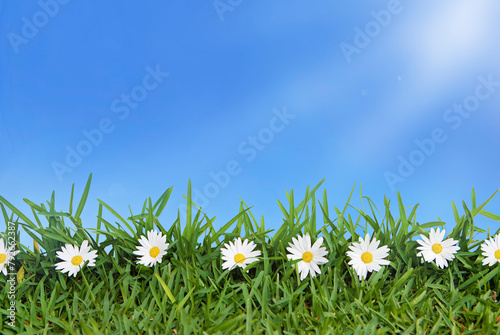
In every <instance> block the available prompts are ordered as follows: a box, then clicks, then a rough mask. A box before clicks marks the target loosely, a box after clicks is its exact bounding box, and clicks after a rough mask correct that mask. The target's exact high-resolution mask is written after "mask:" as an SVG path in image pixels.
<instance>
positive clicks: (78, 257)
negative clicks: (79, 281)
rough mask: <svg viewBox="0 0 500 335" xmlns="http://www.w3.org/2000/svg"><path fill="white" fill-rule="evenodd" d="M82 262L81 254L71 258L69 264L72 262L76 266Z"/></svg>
mask: <svg viewBox="0 0 500 335" xmlns="http://www.w3.org/2000/svg"><path fill="white" fill-rule="evenodd" d="M82 262H83V258H82V256H75V257H73V258H72V259H71V264H73V265H74V266H78V265H80V264H82Z"/></svg>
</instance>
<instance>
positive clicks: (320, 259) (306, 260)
mask: <svg viewBox="0 0 500 335" xmlns="http://www.w3.org/2000/svg"><path fill="white" fill-rule="evenodd" d="M292 241H293V243H289V244H288V245H289V247H288V248H286V250H288V251H289V252H290V253H289V254H288V255H287V256H288V259H290V260H296V259H300V260H301V261H300V262H298V263H297V264H296V266H298V268H299V273H300V280H304V279H305V278H306V277H307V275H308V274H309V272H310V273H311V277H314V276H316V274H317V273H319V274H320V273H321V270H320V269H319V266H318V265H321V264H325V263H328V260H327V259H326V258H325V257H324V256H326V254H328V251H326V248H325V247H321V244H322V243H323V238H322V237H320V238H318V239H317V240H316V242H315V243H314V244H313V246H312V247H311V237H310V236H309V234H305V235H304V236H297V238H295V237H294V238H292Z"/></svg>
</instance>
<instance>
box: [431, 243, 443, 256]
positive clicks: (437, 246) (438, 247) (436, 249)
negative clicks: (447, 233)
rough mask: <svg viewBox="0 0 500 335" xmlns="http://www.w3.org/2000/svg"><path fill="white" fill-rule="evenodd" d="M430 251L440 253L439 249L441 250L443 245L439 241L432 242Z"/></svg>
mask: <svg viewBox="0 0 500 335" xmlns="http://www.w3.org/2000/svg"><path fill="white" fill-rule="evenodd" d="M432 251H433V252H434V253H435V254H440V253H441V251H443V246H442V245H441V244H439V243H434V244H433V245H432Z"/></svg>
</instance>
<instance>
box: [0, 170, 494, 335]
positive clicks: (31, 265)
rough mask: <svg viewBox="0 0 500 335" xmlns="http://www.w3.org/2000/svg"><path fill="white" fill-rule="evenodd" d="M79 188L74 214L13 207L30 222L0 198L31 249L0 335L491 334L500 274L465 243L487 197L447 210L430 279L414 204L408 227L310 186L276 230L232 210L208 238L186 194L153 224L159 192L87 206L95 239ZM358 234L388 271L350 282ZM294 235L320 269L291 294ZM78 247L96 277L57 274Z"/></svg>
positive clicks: (401, 212) (22, 258)
mask: <svg viewBox="0 0 500 335" xmlns="http://www.w3.org/2000/svg"><path fill="white" fill-rule="evenodd" d="M90 180H91V177H90V178H89V181H88V183H87V185H86V187H85V190H84V192H83V196H82V198H81V200H80V201H79V203H78V206H77V208H76V210H74V208H73V195H74V192H73V190H74V189H72V192H71V201H70V208H69V210H68V211H67V212H63V211H56V205H55V196H54V193H53V194H52V197H51V200H50V201H48V202H47V206H46V205H45V204H43V203H42V204H40V205H38V204H35V203H34V202H32V201H29V200H27V199H25V202H26V203H27V204H28V205H29V207H30V209H31V213H32V214H33V217H34V219H35V220H34V221H32V220H31V219H29V218H28V217H27V216H26V215H25V214H23V213H22V212H21V211H20V210H19V209H17V208H16V207H14V206H13V205H12V204H10V203H9V202H8V201H7V200H5V199H4V198H2V197H0V207H1V209H2V213H3V218H4V221H5V223H6V226H8V225H9V222H13V226H14V227H15V228H14V229H15V230H16V236H17V237H19V234H18V233H19V230H20V229H21V228H22V229H23V230H24V231H25V232H26V233H27V234H28V235H29V236H30V237H31V238H32V239H33V243H34V246H33V248H31V249H30V248H28V247H26V246H24V245H22V244H21V243H19V240H18V241H17V242H18V243H17V249H18V250H19V251H20V252H19V254H18V255H17V256H16V260H15V261H14V265H15V268H16V272H17V273H16V287H15V292H16V293H15V303H16V313H15V327H12V326H11V324H9V322H10V320H9V318H8V316H9V310H8V308H9V306H10V303H11V301H12V299H10V298H9V285H8V283H7V279H9V277H8V276H7V277H6V276H3V275H0V282H1V283H2V287H1V289H0V315H1V318H2V323H0V333H1V334H17V333H22V334H58V333H60V334H226V333H234V334H305V333H307V334H378V333H380V334H385V333H390V334H424V333H425V334H449V333H453V334H500V312H499V307H500V306H499V303H498V298H497V293H499V289H500V266H499V265H498V264H496V265H495V266H492V267H488V266H484V265H482V262H481V261H482V259H483V256H482V255H481V250H480V248H478V247H479V246H480V245H481V243H482V241H480V240H477V238H476V235H477V234H478V233H483V234H484V233H487V234H488V237H489V232H486V231H484V230H482V229H480V228H478V227H476V226H475V225H474V218H475V217H476V216H477V215H484V216H486V217H488V218H490V219H492V220H495V221H500V216H498V215H495V214H493V213H490V212H487V211H485V210H484V209H483V208H484V206H485V205H486V204H487V203H488V201H490V200H491V198H492V197H493V196H494V195H493V196H492V197H490V198H489V199H488V200H487V201H486V202H485V203H483V204H481V205H480V206H476V199H475V194H474V191H473V192H472V202H471V204H470V205H469V206H468V205H466V204H465V202H464V203H463V209H464V214H462V215H459V212H458V210H457V208H456V207H455V205H454V204H453V210H454V213H455V221H456V222H455V227H454V229H453V230H452V231H451V232H450V233H449V234H448V237H451V238H454V239H456V240H458V241H459V244H458V245H459V246H460V251H459V252H458V253H457V254H456V255H455V256H456V258H455V259H454V260H453V261H451V262H450V264H449V266H448V267H447V268H445V269H439V268H438V267H437V266H436V265H435V264H434V263H423V264H422V263H421V262H420V258H418V257H417V256H416V253H417V250H416V247H417V246H418V244H417V242H416V241H415V239H416V238H417V237H418V236H419V235H420V234H427V231H428V229H430V228H432V227H442V226H443V225H444V222H441V221H436V222H428V223H419V222H417V218H416V210H417V207H418V205H417V206H414V207H413V208H412V209H411V211H410V213H409V214H408V213H407V209H409V208H406V207H405V206H404V205H403V203H402V200H401V197H400V196H399V194H398V199H397V200H398V201H397V202H398V204H397V205H398V211H397V214H393V213H392V212H391V211H390V201H389V200H388V199H387V198H385V199H384V210H383V215H381V214H380V213H379V211H378V209H377V208H376V206H375V204H374V203H373V202H372V201H371V200H370V199H369V198H367V197H364V196H361V195H360V197H361V201H362V202H367V203H368V207H369V212H366V211H364V210H363V209H357V208H354V207H353V206H352V205H351V204H350V202H351V197H352V194H353V192H351V194H350V195H349V198H348V200H347V203H346V205H345V206H344V207H343V208H340V209H339V208H336V207H333V208H330V207H329V205H328V201H327V192H326V190H324V192H323V196H322V199H320V200H317V199H316V197H315V193H316V192H317V190H318V188H319V187H320V185H321V183H322V182H320V183H319V184H318V185H316V186H315V187H314V188H312V189H309V188H308V189H307V190H306V192H305V195H304V197H303V198H302V199H301V200H300V202H298V201H296V200H295V196H294V192H293V191H290V192H289V193H287V199H288V204H286V205H284V204H282V203H280V202H279V201H278V205H279V207H280V208H281V211H282V212H283V223H282V225H281V226H280V227H279V228H278V229H277V230H275V231H274V230H271V229H268V228H266V227H265V223H264V218H262V219H261V220H257V219H256V218H255V217H254V216H253V214H252V212H251V210H250V208H249V207H248V206H247V205H246V204H245V203H244V202H241V204H240V207H239V210H238V211H237V214H236V216H235V217H234V218H233V219H231V220H230V221H229V222H227V223H225V224H223V225H222V226H221V227H220V228H216V225H215V224H214V221H215V218H210V217H208V216H207V215H206V214H205V213H204V212H203V211H202V209H200V208H198V207H196V205H195V204H193V203H192V200H191V186H190V183H189V184H188V191H187V196H186V200H187V212H186V220H185V221H184V220H181V216H180V213H178V214H177V218H176V219H175V220H174V221H173V222H164V221H163V222H160V219H159V217H160V215H161V213H162V211H163V209H164V208H165V206H166V205H167V202H168V200H169V197H170V194H171V192H172V187H171V188H169V189H168V190H167V191H165V193H163V194H162V195H161V197H160V198H159V199H157V200H156V201H154V202H153V201H152V200H151V198H149V199H147V200H146V201H145V202H144V205H143V208H142V211H141V213H138V214H133V213H130V215H127V216H122V215H120V214H118V213H117V212H116V211H115V210H113V209H112V208H111V207H110V206H108V205H107V204H106V203H104V202H103V201H101V200H98V201H99V210H98V214H97V228H96V229H90V228H84V227H83V223H82V220H81V218H80V215H81V213H82V211H83V208H84V205H85V203H86V201H87V195H88V192H89V188H90ZM353 190H354V189H353ZM193 207H194V208H193ZM9 213H10V214H9ZM317 213H320V215H318V216H317ZM104 214H106V215H108V216H112V217H114V220H113V221H114V222H111V220H110V221H108V220H106V219H105V218H104ZM42 218H45V219H46V220H47V221H48V224H42ZM181 221H183V222H181ZM151 229H155V230H157V231H159V232H161V233H162V234H164V235H166V237H167V242H168V243H169V244H170V245H169V248H168V252H167V255H166V256H164V258H163V261H162V262H161V263H160V264H157V265H155V266H154V267H146V266H143V265H138V264H137V256H136V255H134V254H133V251H135V250H136V247H137V245H139V243H138V239H139V238H140V237H141V236H142V235H146V232H147V231H149V230H151ZM367 230H370V231H372V232H373V236H374V237H376V238H377V239H378V240H380V241H381V245H387V246H388V247H389V248H390V253H389V256H388V258H387V259H388V260H389V261H390V265H387V266H383V267H382V269H381V270H380V271H379V272H373V273H371V274H369V276H368V278H367V280H362V281H360V280H359V279H358V276H357V275H356V273H355V272H354V270H353V269H352V268H351V267H350V266H349V265H348V264H347V263H348V258H347V257H346V252H347V251H348V250H349V249H348V247H349V245H350V244H351V243H352V242H353V241H357V240H358V237H359V235H362V236H364V232H365V231H367ZM305 233H308V234H309V235H310V236H311V237H312V239H313V241H314V240H316V239H317V238H318V237H320V236H322V237H323V238H324V242H323V246H324V247H326V249H327V250H328V255H327V256H326V258H327V259H328V263H326V264H324V265H322V266H321V272H322V273H321V274H320V275H318V276H316V277H314V278H311V277H307V278H306V279H305V280H303V281H301V280H300V279H299V276H298V271H297V268H296V267H294V263H293V262H290V261H289V260H288V259H287V256H286V255H287V251H286V247H287V246H288V244H289V243H290V242H291V241H292V238H293V237H296V236H297V235H298V234H301V235H302V234H305ZM496 233H498V231H497V232H496ZM6 234H7V233H6ZM237 237H242V238H244V239H249V240H251V241H253V242H254V243H255V244H256V250H260V251H261V253H262V254H261V256H260V257H259V261H258V262H254V263H252V264H250V265H248V266H247V267H246V269H240V268H236V269H234V270H222V266H221V264H222V263H223V261H222V260H221V253H220V248H221V247H222V246H223V245H224V244H225V243H228V242H229V241H233V240H234V239H235V238H237ZM84 240H88V241H89V242H90V245H91V247H92V249H93V250H96V251H97V253H98V257H97V259H96V264H95V266H94V267H87V266H86V267H83V268H82V270H81V271H80V272H79V273H78V274H77V276H76V277H69V276H68V275H67V274H63V273H61V272H58V271H56V270H55V269H54V265H55V263H57V262H60V261H61V260H60V259H58V258H57V256H56V252H57V251H59V250H61V247H62V246H63V245H64V244H65V243H70V244H75V245H78V246H79V245H81V243H82V242H83V241H84ZM246 270H248V272H246Z"/></svg>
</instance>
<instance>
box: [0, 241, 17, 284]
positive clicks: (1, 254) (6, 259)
mask: <svg viewBox="0 0 500 335" xmlns="http://www.w3.org/2000/svg"><path fill="white" fill-rule="evenodd" d="M18 252H19V250H16V251H12V250H11V249H10V248H7V247H6V245H5V243H4V241H3V239H1V238H0V272H2V273H3V274H4V275H7V267H8V266H9V264H10V262H11V261H12V260H13V259H14V256H15V255H17V253H18Z"/></svg>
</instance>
